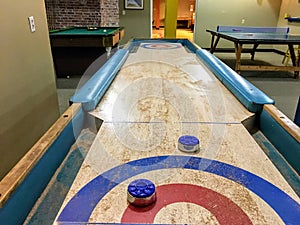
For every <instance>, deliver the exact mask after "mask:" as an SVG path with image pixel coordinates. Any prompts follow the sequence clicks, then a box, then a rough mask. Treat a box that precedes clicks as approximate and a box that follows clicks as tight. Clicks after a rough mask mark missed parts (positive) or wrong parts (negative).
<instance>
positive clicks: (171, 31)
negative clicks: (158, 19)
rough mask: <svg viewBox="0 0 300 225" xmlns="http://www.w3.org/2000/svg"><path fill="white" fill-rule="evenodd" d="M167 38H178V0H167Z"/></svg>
mask: <svg viewBox="0 0 300 225" xmlns="http://www.w3.org/2000/svg"><path fill="white" fill-rule="evenodd" d="M165 7H166V9H165V12H166V14H165V15H166V19H165V38H176V27H177V10H178V0H166V6H165Z"/></svg>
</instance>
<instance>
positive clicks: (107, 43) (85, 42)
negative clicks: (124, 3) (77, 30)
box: [50, 28, 125, 47]
mask: <svg viewBox="0 0 300 225" xmlns="http://www.w3.org/2000/svg"><path fill="white" fill-rule="evenodd" d="M124 32H125V31H124V28H120V29H119V30H118V32H116V33H113V34H108V35H77V34H75V35H71V34H65V35H57V34H56V33H55V32H53V33H50V42H51V46H52V47H113V46H115V45H117V44H118V43H119V41H120V40H121V39H122V38H123V37H124Z"/></svg>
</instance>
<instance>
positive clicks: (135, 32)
mask: <svg viewBox="0 0 300 225" xmlns="http://www.w3.org/2000/svg"><path fill="white" fill-rule="evenodd" d="M151 2H152V1H151V0H144V9H143V10H132V9H131V10H129V9H125V8H124V1H123V0H120V1H119V10H120V12H119V13H120V26H122V27H125V37H124V38H123V40H122V41H121V44H125V43H127V42H128V41H129V40H130V39H132V38H150V37H151V25H152V22H151V11H152V4H151ZM150 9H151V10H150Z"/></svg>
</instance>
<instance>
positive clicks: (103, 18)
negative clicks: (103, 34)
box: [45, 0, 119, 30]
mask: <svg viewBox="0 0 300 225" xmlns="http://www.w3.org/2000/svg"><path fill="white" fill-rule="evenodd" d="M45 4H46V11H47V20H48V27H49V29H50V30H51V29H57V28H64V27H72V26H89V25H93V26H107V27H108V26H119V2H118V0H72V1H70V0H45Z"/></svg>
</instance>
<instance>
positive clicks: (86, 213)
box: [57, 156, 300, 225]
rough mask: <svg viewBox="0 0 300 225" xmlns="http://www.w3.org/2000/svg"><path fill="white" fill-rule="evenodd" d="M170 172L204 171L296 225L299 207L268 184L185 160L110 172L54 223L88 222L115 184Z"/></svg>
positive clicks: (146, 161)
mask: <svg viewBox="0 0 300 225" xmlns="http://www.w3.org/2000/svg"><path fill="white" fill-rule="evenodd" d="M171 168H184V169H191V170H199V171H205V172H208V173H213V174H216V175H219V176H222V177H224V178H227V179H229V180H232V181H234V182H236V183H238V184H241V185H243V186H244V187H246V188H247V189H249V190H250V191H252V192H254V193H255V194H257V195H258V196H259V197H260V198H262V199H263V200H264V201H265V202H266V203H267V204H269V205H270V206H271V207H272V208H273V209H274V211H275V212H276V213H277V214H278V215H279V216H280V218H281V219H282V220H283V222H284V223H285V224H291V225H293V224H294V225H296V224H299V221H300V205H299V204H298V203H297V202H296V201H295V200H293V199H292V198H291V197H290V196H289V195H287V194H286V193H285V192H283V191H282V190H280V189H279V188H277V187H276V186H274V185H273V184H271V183H270V182H268V181H266V180H264V179H262V178H261V177H258V176H256V175H255V174H253V173H250V172H248V171H246V170H243V169H241V168H238V167H235V166H232V165H229V164H226V163H222V162H219V161H215V160H210V159H205V158H197V157H189V156H157V157H150V158H143V159H139V160H135V161H131V162H128V163H126V164H122V165H120V166H117V167H115V168H112V169H110V170H108V171H107V172H104V173H103V174H101V175H99V176H98V177H96V178H94V179H93V180H91V181H90V182H89V183H87V184H86V185H85V186H84V187H83V188H82V189H81V190H80V191H79V192H78V193H77V194H76V195H75V196H74V197H73V198H72V199H71V200H70V201H69V202H68V204H67V205H66V206H65V207H64V209H63V211H62V212H61V214H60V215H59V217H58V219H57V221H58V222H66V221H69V222H88V220H89V218H90V215H91V214H92V212H93V210H94V208H95V207H96V205H97V204H98V202H99V201H100V200H101V199H102V198H103V197H104V196H105V195H106V194H107V193H108V192H109V191H110V190H111V189H112V188H114V187H116V186H117V185H118V184H120V183H122V182H123V181H125V180H127V179H129V178H131V177H133V176H136V175H139V174H142V173H145V172H148V171H153V170H161V169H171Z"/></svg>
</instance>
